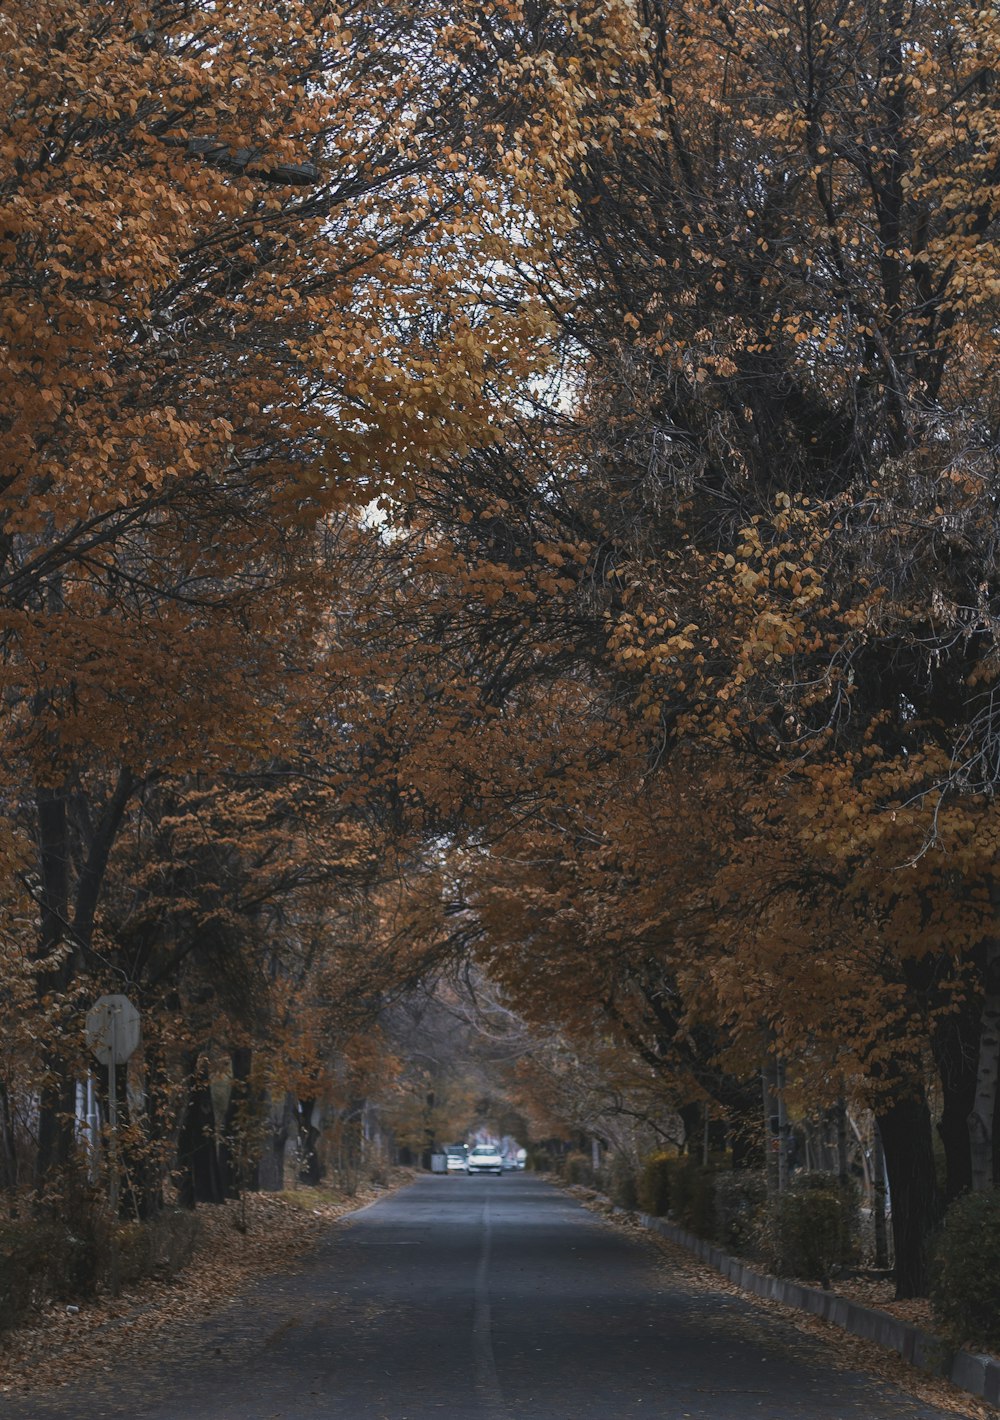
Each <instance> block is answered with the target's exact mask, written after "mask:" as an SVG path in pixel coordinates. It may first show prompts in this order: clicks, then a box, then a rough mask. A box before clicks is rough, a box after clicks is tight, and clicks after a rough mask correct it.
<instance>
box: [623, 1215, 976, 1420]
mask: <svg viewBox="0 0 1000 1420" xmlns="http://www.w3.org/2000/svg"><path fill="white" fill-rule="evenodd" d="M613 1211H614V1212H615V1213H621V1214H626V1215H628V1216H631V1217H633V1218H638V1220H639V1222H640V1223H641V1224H642V1226H643V1227H644V1228H647V1229H648V1230H649V1231H650V1232H654V1233H659V1234H660V1236H661V1237H664V1238H667V1239H668V1240H669V1241H670V1242H673V1243H677V1244H679V1246H680V1247H683V1248H686V1249H687V1251H688V1252H692V1253H694V1254H695V1256H696V1257H698V1258H700V1259H701V1261H702V1262H707V1263H708V1265H709V1266H710V1267H714V1268H715V1270H716V1271H717V1272H721V1274H722V1275H723V1277H725V1278H727V1279H728V1280H729V1281H730V1282H732V1283H734V1284H735V1285H736V1286H737V1287H740V1288H742V1290H743V1291H744V1292H750V1293H752V1294H753V1295H754V1296H755V1297H763V1298H765V1299H767V1300H770V1301H774V1302H782V1303H783V1304H784V1305H785V1306H786V1307H795V1308H797V1309H798V1310H799V1311H804V1312H810V1313H811V1314H812V1315H813V1316H818V1317H822V1319H823V1320H824V1321H828V1322H830V1323H831V1324H832V1325H833V1326H839V1327H840V1328H841V1330H843V1331H848V1332H850V1333H851V1335H852V1336H860V1337H862V1338H863V1339H864V1340H866V1341H874V1342H875V1343H876V1345H878V1346H884V1347H885V1348H886V1349H887V1350H889V1351H896V1352H898V1354H899V1355H900V1356H902V1357H903V1359H904V1361H909V1362H910V1364H911V1365H913V1366H917V1367H919V1368H920V1370H923V1371H928V1372H930V1373H931V1374H932V1375H936V1376H943V1377H944V1378H945V1379H946V1380H949V1381H950V1382H951V1384H952V1385H953V1386H957V1387H958V1389H959V1390H964V1391H967V1392H968V1393H969V1394H970V1395H974V1396H977V1397H978V1398H979V1399H981V1400H985V1401H988V1402H989V1403H990V1404H991V1405H998V1404H1000V1361H997V1360H995V1359H994V1358H993V1357H992V1356H985V1355H982V1354H980V1353H979V1352H977V1351H961V1350H955V1349H954V1348H953V1347H951V1346H949V1345H948V1343H947V1342H946V1341H944V1340H943V1339H942V1338H941V1337H940V1336H935V1335H934V1334H933V1333H932V1332H929V1331H924V1330H922V1328H920V1327H918V1326H911V1325H910V1324H909V1323H908V1322H905V1321H900V1320H899V1319H898V1317H894V1316H890V1315H889V1313H888V1312H880V1311H876V1310H875V1309H874V1308H873V1307H863V1306H861V1305H860V1304H859V1303H858V1302H851V1301H848V1299H847V1298H846V1297H838V1296H837V1294H836V1293H835V1292H826V1291H823V1290H822V1288H820V1287H808V1286H806V1285H805V1284H804V1283H802V1282H790V1281H788V1280H787V1279H785V1278H783V1277H772V1276H770V1275H769V1274H768V1273H766V1272H757V1271H756V1270H755V1269H754V1268H753V1267H749V1266H748V1265H747V1264H746V1263H745V1262H743V1261H742V1260H741V1259H740V1258H738V1257H731V1256H730V1255H729V1253H727V1252H723V1251H722V1249H721V1248H719V1247H715V1246H714V1244H712V1243H709V1242H706V1241H705V1239H704V1238H699V1237H697V1236H696V1235H695V1234H694V1233H689V1232H688V1231H687V1229H686V1228H681V1227H679V1226H678V1225H677V1224H676V1223H670V1222H668V1221H667V1219H666V1218H654V1217H652V1216H651V1215H650V1214H648V1213H631V1214H629V1210H628V1209H626V1208H615V1209H614V1210H613Z"/></svg>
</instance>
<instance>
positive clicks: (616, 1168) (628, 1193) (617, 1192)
mask: <svg viewBox="0 0 1000 1420" xmlns="http://www.w3.org/2000/svg"><path fill="white" fill-rule="evenodd" d="M605 1180H606V1191H607V1194H608V1197H609V1198H610V1199H611V1201H612V1203H614V1204H615V1205H616V1207H618V1208H628V1209H629V1210H631V1209H633V1208H637V1207H638V1206H639V1192H638V1181H637V1179H636V1176H635V1169H634V1168H633V1166H632V1161H631V1159H629V1158H628V1156H627V1155H625V1154H614V1155H613V1156H612V1158H611V1161H610V1163H609V1164H608V1166H607V1168H606V1170H605Z"/></svg>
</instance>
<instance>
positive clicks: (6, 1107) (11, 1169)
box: [0, 1083, 18, 1191]
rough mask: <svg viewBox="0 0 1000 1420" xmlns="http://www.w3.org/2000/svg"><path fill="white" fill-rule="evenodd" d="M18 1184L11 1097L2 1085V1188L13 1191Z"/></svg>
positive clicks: (0, 1150)
mask: <svg viewBox="0 0 1000 1420" xmlns="http://www.w3.org/2000/svg"><path fill="white" fill-rule="evenodd" d="M17 1182H18V1179H17V1145H16V1142H15V1139H14V1121H13V1119H12V1118H11V1113H10V1097H9V1096H8V1094H7V1087H6V1085H4V1084H2V1083H0V1188H2V1189H4V1190H5V1191H11V1190H13V1189H15V1188H16V1187H17Z"/></svg>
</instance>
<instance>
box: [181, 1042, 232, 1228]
mask: <svg viewBox="0 0 1000 1420" xmlns="http://www.w3.org/2000/svg"><path fill="white" fill-rule="evenodd" d="M185 1067H186V1073H187V1081H188V1097H187V1107H186V1109H185V1111H184V1118H183V1120H182V1121H181V1129H180V1138H179V1139H178V1141H177V1167H178V1173H179V1182H178V1188H177V1201H178V1202H179V1203H180V1205H181V1207H182V1208H193V1207H194V1206H195V1204H196V1203H224V1202H225V1198H226V1193H225V1189H224V1188H223V1186H222V1174H221V1170H220V1168H219V1157H218V1151H217V1149H216V1143H215V1110H214V1109H213V1107H212V1089H211V1084H210V1081H209V1078H208V1060H207V1059H206V1057H205V1056H204V1055H202V1054H197V1055H192V1054H188V1055H187V1056H186V1057H185Z"/></svg>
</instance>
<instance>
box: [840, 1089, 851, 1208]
mask: <svg viewBox="0 0 1000 1420" xmlns="http://www.w3.org/2000/svg"><path fill="white" fill-rule="evenodd" d="M837 1180H838V1182H839V1183H840V1186H841V1188H846V1187H847V1184H848V1183H849V1181H850V1165H849V1155H848V1152H847V1101H846V1100H845V1099H844V1097H843V1095H841V1097H840V1099H839V1100H838V1101H837Z"/></svg>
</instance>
